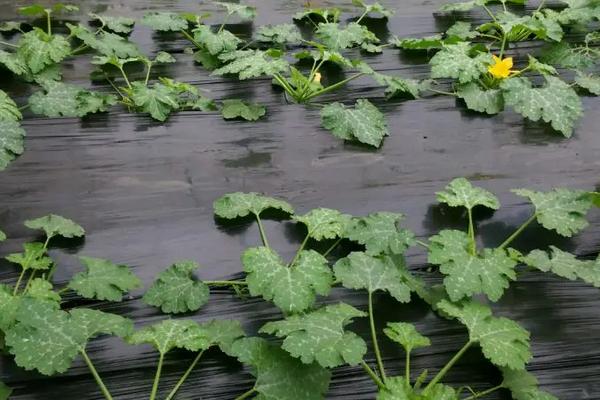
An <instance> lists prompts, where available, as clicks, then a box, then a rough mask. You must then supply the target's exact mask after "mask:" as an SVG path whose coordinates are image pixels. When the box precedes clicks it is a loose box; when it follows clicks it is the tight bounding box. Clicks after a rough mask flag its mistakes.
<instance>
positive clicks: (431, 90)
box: [427, 88, 456, 97]
mask: <svg viewBox="0 0 600 400" xmlns="http://www.w3.org/2000/svg"><path fill="white" fill-rule="evenodd" d="M427 90H429V91H430V92H433V93H437V94H443V95H445V96H453V97H456V93H453V92H445V91H443V90H437V89H431V88H430V89H427Z"/></svg>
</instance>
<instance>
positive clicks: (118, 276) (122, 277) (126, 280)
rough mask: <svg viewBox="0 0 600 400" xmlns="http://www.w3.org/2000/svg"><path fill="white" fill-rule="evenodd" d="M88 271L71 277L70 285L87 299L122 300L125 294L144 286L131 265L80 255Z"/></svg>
mask: <svg viewBox="0 0 600 400" xmlns="http://www.w3.org/2000/svg"><path fill="white" fill-rule="evenodd" d="M80 260H81V262H82V263H83V264H84V265H85V267H86V271H85V272H79V273H77V274H75V276H73V278H71V281H70V282H69V285H68V287H69V288H70V289H73V290H74V291H76V292H77V294H79V295H80V296H83V297H85V298H86V299H97V300H108V301H122V300H123V295H124V294H125V293H127V292H129V291H131V290H133V289H137V288H139V287H141V286H142V282H141V281H140V279H139V278H138V277H137V276H135V275H134V274H133V273H132V272H131V271H130V270H129V267H127V266H125V265H116V264H113V263H112V262H110V261H108V260H103V259H100V258H92V257H80Z"/></svg>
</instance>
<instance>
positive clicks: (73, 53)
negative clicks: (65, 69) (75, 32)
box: [71, 44, 88, 56]
mask: <svg viewBox="0 0 600 400" xmlns="http://www.w3.org/2000/svg"><path fill="white" fill-rule="evenodd" d="M87 48H88V45H87V44H82V45H81V46H79V47H78V48H76V49H75V50H73V51H71V55H72V56H74V55H75V54H77V53H79V52H80V51H82V50H85V49H87Z"/></svg>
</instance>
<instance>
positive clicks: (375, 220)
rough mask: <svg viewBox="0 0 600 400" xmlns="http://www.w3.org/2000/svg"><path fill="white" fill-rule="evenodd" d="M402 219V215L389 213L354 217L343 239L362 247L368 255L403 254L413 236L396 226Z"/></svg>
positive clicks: (411, 242)
mask: <svg viewBox="0 0 600 400" xmlns="http://www.w3.org/2000/svg"><path fill="white" fill-rule="evenodd" d="M403 218H404V216H403V215H402V214H400V213H391V212H378V213H373V214H370V215H368V216H366V217H355V218H353V219H352V222H351V223H350V225H349V226H348V228H347V230H346V233H345V237H347V238H348V239H350V240H352V241H355V242H358V243H360V244H362V245H364V246H365V248H366V253H367V254H369V255H373V256H377V255H382V254H388V255H390V254H404V252H405V251H406V249H408V247H409V246H412V245H413V243H414V235H413V234H412V232H410V231H408V230H406V229H403V228H400V227H399V226H398V224H399V221H400V220H402V219H403Z"/></svg>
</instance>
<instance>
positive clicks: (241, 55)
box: [212, 50, 289, 80]
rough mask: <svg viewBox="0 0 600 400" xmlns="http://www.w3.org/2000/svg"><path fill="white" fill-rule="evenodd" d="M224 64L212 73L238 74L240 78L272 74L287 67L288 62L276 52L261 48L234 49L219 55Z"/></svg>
mask: <svg viewBox="0 0 600 400" xmlns="http://www.w3.org/2000/svg"><path fill="white" fill-rule="evenodd" d="M219 59H220V60H221V61H223V62H225V63H226V64H225V65H224V66H222V67H221V68H217V69H215V70H214V71H213V72H212V74H213V75H225V74H238V78H239V79H240V80H245V79H249V78H256V77H259V76H261V75H268V76H271V75H274V74H278V73H281V72H284V71H286V70H287V69H288V67H289V64H288V62H287V61H286V60H285V59H283V58H281V57H280V56H279V54H278V53H274V52H272V51H263V50H235V51H230V52H226V53H222V54H221V55H219Z"/></svg>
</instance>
